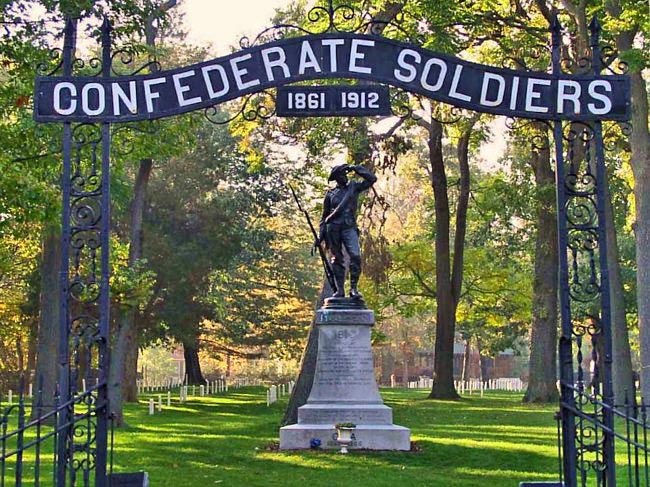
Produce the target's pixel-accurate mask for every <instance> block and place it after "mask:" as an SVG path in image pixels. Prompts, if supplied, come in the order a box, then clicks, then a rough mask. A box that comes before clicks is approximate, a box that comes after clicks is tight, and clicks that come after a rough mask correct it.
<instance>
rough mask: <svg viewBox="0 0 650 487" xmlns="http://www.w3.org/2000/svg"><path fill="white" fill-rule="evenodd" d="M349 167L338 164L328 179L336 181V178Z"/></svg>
mask: <svg viewBox="0 0 650 487" xmlns="http://www.w3.org/2000/svg"><path fill="white" fill-rule="evenodd" d="M346 167H348V165H347V164H338V165H336V166H334V167H333V168H332V171H331V172H330V177H329V178H327V180H328V181H334V180H335V179H336V176H337V175H338V173H339V172H341V171H342V170H343V169H345V168H346Z"/></svg>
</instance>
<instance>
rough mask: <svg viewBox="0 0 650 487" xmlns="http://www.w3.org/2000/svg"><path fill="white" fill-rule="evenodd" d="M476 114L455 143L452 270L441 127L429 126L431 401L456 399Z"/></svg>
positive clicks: (437, 124)
mask: <svg viewBox="0 0 650 487" xmlns="http://www.w3.org/2000/svg"><path fill="white" fill-rule="evenodd" d="M477 120H478V115H474V116H473V117H472V118H471V119H470V121H469V125H468V127H466V128H465V130H464V131H463V134H462V136H461V138H460V141H459V144H458V163H459V168H460V188H459V194H458V203H457V208H456V228H455V232H454V255H453V267H452V262H451V259H452V256H451V249H450V244H449V242H450V208H449V195H448V194H447V189H448V188H447V176H446V173H445V165H444V159H443V153H442V136H443V130H442V124H441V123H440V122H438V121H436V120H434V119H432V120H431V124H430V127H429V163H430V166H431V168H430V177H431V187H432V188H433V197H434V200H435V216H436V239H435V254H436V301H437V308H436V343H435V350H434V359H433V387H432V389H431V393H430V394H429V398H430V399H458V398H459V397H460V396H458V394H457V393H456V389H455V387H454V367H453V365H454V338H455V332H456V308H457V306H458V300H459V299H460V293H461V288H462V281H463V256H464V248H465V232H466V227H467V208H468V204H469V188H470V175H469V139H470V136H471V133H472V129H473V126H474V124H475V123H476V121H477Z"/></svg>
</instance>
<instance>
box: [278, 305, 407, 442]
mask: <svg viewBox="0 0 650 487" xmlns="http://www.w3.org/2000/svg"><path fill="white" fill-rule="evenodd" d="M374 323H375V316H374V313H373V312H372V311H371V310H369V309H366V308H365V306H363V305H362V302H359V301H353V300H349V299H345V298H339V299H333V298H330V299H329V300H326V304H325V306H324V307H323V308H321V309H319V310H318V311H317V314H316V325H317V326H318V358H317V361H316V373H315V375H314V384H313V386H312V389H311V393H310V395H309V399H308V400H307V404H305V405H304V406H302V407H300V408H298V423H297V424H293V425H290V426H285V427H283V428H281V429H280V449H281V450H296V449H304V448H310V446H311V444H312V440H318V441H319V442H320V443H319V444H320V447H321V448H331V449H338V448H340V445H339V444H338V442H337V441H336V429H335V428H334V425H335V424H336V423H348V422H349V423H354V424H356V425H357V426H356V428H355V431H354V436H353V441H352V444H351V445H350V446H348V449H367V450H409V449H410V447H411V442H410V431H409V429H408V428H404V427H402V426H396V425H394V424H393V412H392V410H391V408H389V407H388V406H385V405H384V402H383V401H382V399H381V396H380V395H379V389H378V388H377V383H376V381H375V374H374V367H373V358H372V349H371V347H370V329H371V328H372V326H373V325H374Z"/></svg>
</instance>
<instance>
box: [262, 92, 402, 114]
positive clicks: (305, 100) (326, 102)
mask: <svg viewBox="0 0 650 487" xmlns="http://www.w3.org/2000/svg"><path fill="white" fill-rule="evenodd" d="M275 104H276V115H278V116H280V117H364V116H373V115H390V114H391V111H390V93H389V91H388V87H387V86H283V87H280V88H278V94H277V98H276V101H275Z"/></svg>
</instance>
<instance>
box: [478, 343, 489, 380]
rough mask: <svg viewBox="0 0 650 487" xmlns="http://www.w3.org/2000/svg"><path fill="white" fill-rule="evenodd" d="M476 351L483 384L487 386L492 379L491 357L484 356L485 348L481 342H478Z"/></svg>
mask: <svg viewBox="0 0 650 487" xmlns="http://www.w3.org/2000/svg"><path fill="white" fill-rule="evenodd" d="M476 350H477V351H478V360H479V369H480V373H481V382H482V383H483V384H486V383H487V382H488V381H489V380H490V379H491V377H490V375H491V374H490V372H491V371H490V365H489V360H490V357H486V356H485V355H483V347H481V340H476Z"/></svg>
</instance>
